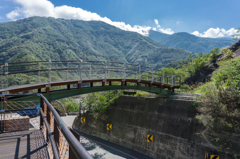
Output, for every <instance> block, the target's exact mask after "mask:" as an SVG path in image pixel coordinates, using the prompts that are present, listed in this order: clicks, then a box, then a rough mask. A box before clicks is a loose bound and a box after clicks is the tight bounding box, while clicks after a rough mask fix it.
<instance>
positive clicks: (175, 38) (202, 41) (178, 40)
mask: <svg viewBox="0 0 240 159" xmlns="http://www.w3.org/2000/svg"><path fill="white" fill-rule="evenodd" d="M149 37H150V38H151V39H153V40H155V41H157V42H160V43H163V44H166V45H167V46H169V47H172V48H180V49H185V50H188V51H192V52H196V53H200V52H202V53H207V52H209V51H210V50H212V49H213V48H215V47H219V48H224V47H226V46H231V45H232V40H231V39H225V38H216V39H214V38H201V37H197V36H195V35H191V34H189V33H175V34H173V35H168V34H164V33H160V32H156V31H150V32H149Z"/></svg>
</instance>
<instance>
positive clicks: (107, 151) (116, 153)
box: [79, 132, 152, 159]
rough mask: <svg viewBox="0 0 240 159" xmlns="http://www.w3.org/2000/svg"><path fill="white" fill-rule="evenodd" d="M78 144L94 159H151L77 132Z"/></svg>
mask: <svg viewBox="0 0 240 159" xmlns="http://www.w3.org/2000/svg"><path fill="white" fill-rule="evenodd" d="M79 134H80V135H81V136H80V143H81V144H82V145H83V147H84V148H85V149H86V150H87V151H88V153H89V154H90V155H91V156H92V157H93V158H94V159H152V158H151V157H149V156H146V155H143V154H141V153H139V152H137V151H134V150H131V149H128V148H125V147H123V146H119V145H116V144H113V143H111V142H108V141H105V140H102V139H99V138H97V137H94V136H90V135H87V134H84V133H81V132H79Z"/></svg>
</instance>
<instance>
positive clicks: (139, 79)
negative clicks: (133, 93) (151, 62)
mask: <svg viewBox="0 0 240 159" xmlns="http://www.w3.org/2000/svg"><path fill="white" fill-rule="evenodd" d="M138 75H139V80H138V82H141V65H139V74H138Z"/></svg>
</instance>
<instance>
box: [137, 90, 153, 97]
mask: <svg viewBox="0 0 240 159" xmlns="http://www.w3.org/2000/svg"><path fill="white" fill-rule="evenodd" d="M135 96H137V97H149V96H150V95H149V93H148V92H143V91H137V93H136V94H135Z"/></svg>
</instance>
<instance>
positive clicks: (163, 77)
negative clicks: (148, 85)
mask: <svg viewBox="0 0 240 159" xmlns="http://www.w3.org/2000/svg"><path fill="white" fill-rule="evenodd" d="M162 85H164V71H163V83H162Z"/></svg>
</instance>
